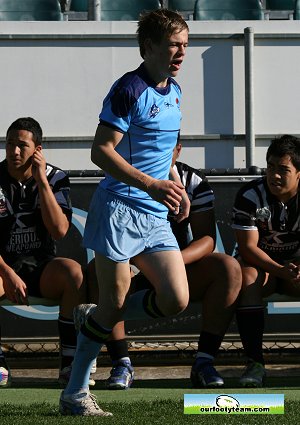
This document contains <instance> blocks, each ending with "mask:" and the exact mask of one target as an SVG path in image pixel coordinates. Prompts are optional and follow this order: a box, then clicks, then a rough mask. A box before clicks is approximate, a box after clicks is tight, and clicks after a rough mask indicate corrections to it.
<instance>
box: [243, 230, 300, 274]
mask: <svg viewBox="0 0 300 425" xmlns="http://www.w3.org/2000/svg"><path fill="white" fill-rule="evenodd" d="M235 235H236V240H237V244H238V252H239V254H240V256H241V258H242V260H243V261H244V262H245V263H247V264H249V265H251V266H254V267H256V268H259V269H261V270H264V271H265V272H267V273H270V274H271V275H273V276H276V277H278V278H280V279H284V280H289V279H294V278H295V277H296V276H297V273H296V275H295V270H293V267H291V266H290V265H286V266H283V265H281V264H279V263H277V262H276V261H274V260H273V259H272V258H271V257H270V256H269V255H268V254H267V253H266V252H264V251H263V250H262V249H260V248H259V247H258V240H259V232H258V230H238V229H236V230H235Z"/></svg>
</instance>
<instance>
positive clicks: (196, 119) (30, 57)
mask: <svg viewBox="0 0 300 425" xmlns="http://www.w3.org/2000/svg"><path fill="white" fill-rule="evenodd" d="M189 26H190V47H189V48H188V51H187V55H186V60H185V63H184V65H183V68H182V71H181V73H180V75H179V77H178V82H179V83H180V85H181V87H182V90H183V103H182V112H183V121H182V131H181V134H182V140H183V144H184V146H185V149H184V151H183V153H182V160H183V161H186V162H189V163H190V164H191V165H193V166H195V167H199V168H212V167H230V168H243V167H245V112H244V111H245V107H244V103H245V97H244V90H245V88H244V38H243V33H244V28H246V27H249V26H251V27H253V28H254V33H255V48H254V92H255V108H254V111H255V133H256V135H257V137H256V155H255V162H256V164H257V165H258V166H260V167H262V166H264V165H265V151H266V148H267V146H268V144H269V140H270V139H271V138H272V137H273V136H276V135H280V134H283V133H292V134H300V121H299V118H298V115H299V112H298V111H299V107H300V85H299V84H298V79H299V69H300V22H299V21H251V22H249V21H218V22H216V21H215V22H214V21H210V22H195V21H194V22H192V21H191V22H189ZM135 31H136V23H135V22H91V21H90V22H88V21H86V22H77V21H76V22H74V21H69V22H3V21H2V22H0V64H1V65H0V111H1V120H0V158H2V157H3V156H4V143H3V140H4V137H5V132H6V129H7V127H8V125H9V124H10V123H11V122H12V121H13V120H14V119H15V118H17V117H19V116H25V115H26V116H27V115H31V116H33V117H35V118H36V119H38V120H39V121H40V123H41V125H42V127H43V129H44V135H45V144H44V148H45V152H46V156H47V160H48V161H49V162H52V163H55V164H56V165H58V166H60V167H62V168H64V169H95V166H94V165H93V164H92V163H91V162H90V159H89V156H90V146H91V142H92V138H93V135H94V132H95V129H96V126H97V123H98V113H99V110H100V108H101V104H102V100H103V98H104V96H105V95H106V93H107V91H108V89H109V88H110V86H111V84H112V83H113V82H114V81H115V79H116V78H118V77H119V76H121V75H122V74H123V73H124V72H126V71H127V70H130V69H134V68H135V67H137V66H138V65H139V63H140V62H141V58H140V56H139V51H138V48H137V42H136V38H135Z"/></svg>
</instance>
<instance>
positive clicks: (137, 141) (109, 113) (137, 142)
mask: <svg viewBox="0 0 300 425" xmlns="http://www.w3.org/2000/svg"><path fill="white" fill-rule="evenodd" d="M180 99H181V90H180V87H179V85H178V84H177V83H176V82H175V81H174V80H173V79H172V78H169V81H168V85H167V87H164V88H157V87H155V83H154V82H153V81H152V80H150V79H149V77H148V75H147V73H146V70H145V67H144V65H143V64H142V65H141V66H140V67H139V68H138V69H137V70H135V71H132V72H129V73H127V74H125V75H124V76H123V77H121V78H120V79H119V80H118V81H116V83H115V84H114V85H113V86H112V88H111V90H110V92H109V94H108V95H107V96H106V98H105V99H104V102H103V109H102V111H101V113H100V115H99V118H100V123H101V124H103V125H106V126H109V127H112V128H114V129H116V130H117V131H120V132H121V133H123V134H124V136H123V138H122V140H121V142H120V143H119V144H118V146H117V147H116V151H117V152H118V153H119V154H120V155H121V156H122V157H123V158H124V159H125V160H126V161H127V162H128V163H129V164H131V165H132V166H133V167H135V168H137V169H139V170H140V171H142V172H144V173H145V174H148V175H149V176H152V177H154V178H156V179H160V180H168V179H169V171H170V166H171V161H172V153H173V149H174V147H175V144H176V141H177V138H178V135H179V129H180V121H181V112H180ZM100 185H101V187H102V188H103V189H105V190H108V191H110V192H114V193H115V194H116V195H117V196H120V197H122V198H123V199H124V201H125V202H127V203H129V204H131V205H133V206H134V207H135V208H137V209H138V210H140V211H142V212H145V213H150V214H154V215H156V216H158V217H162V218H166V217H167V212H168V211H167V208H166V207H165V206H164V205H162V204H160V203H158V202H156V201H154V200H153V199H152V198H151V197H150V196H149V195H148V194H147V193H146V192H144V191H142V190H140V189H137V188H135V187H133V186H128V185H126V184H125V183H122V182H120V181H118V180H116V179H114V178H113V177H112V176H110V175H109V174H107V173H106V175H105V179H104V180H102V181H101V183H100Z"/></svg>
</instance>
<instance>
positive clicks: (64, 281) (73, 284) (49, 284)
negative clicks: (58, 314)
mask: <svg viewBox="0 0 300 425" xmlns="http://www.w3.org/2000/svg"><path fill="white" fill-rule="evenodd" d="M82 283H83V272H82V268H81V266H80V264H79V263H77V261H74V260H72V259H71V258H62V257H56V258H54V259H53V260H51V261H49V262H48V263H47V264H46V266H45V268H44V270H43V272H42V274H41V278H40V292H41V295H42V296H43V297H45V298H50V299H60V298H61V297H62V295H63V293H64V292H65V291H77V290H79V288H80V287H81V285H82Z"/></svg>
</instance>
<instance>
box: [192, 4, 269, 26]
mask: <svg viewBox="0 0 300 425" xmlns="http://www.w3.org/2000/svg"><path fill="white" fill-rule="evenodd" d="M263 19H264V12H263V8H262V5H261V3H260V1H259V0H197V1H196V4H195V10H194V20H202V21H204V20H207V21H209V20H263Z"/></svg>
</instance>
